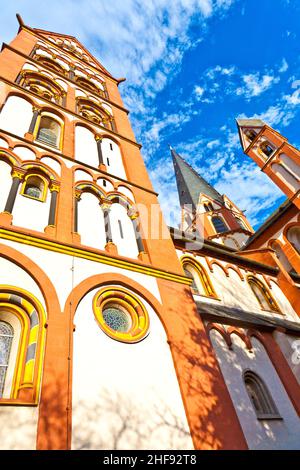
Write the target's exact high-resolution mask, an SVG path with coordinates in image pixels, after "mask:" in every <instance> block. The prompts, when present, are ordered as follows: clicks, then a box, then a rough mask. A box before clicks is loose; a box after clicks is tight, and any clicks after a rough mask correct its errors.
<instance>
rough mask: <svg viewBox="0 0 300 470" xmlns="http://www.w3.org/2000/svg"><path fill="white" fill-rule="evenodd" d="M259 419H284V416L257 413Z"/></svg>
mask: <svg viewBox="0 0 300 470" xmlns="http://www.w3.org/2000/svg"><path fill="white" fill-rule="evenodd" d="M257 419H258V420H259V421H273V420H278V421H283V418H282V417H281V416H280V415H263V414H262V415H257Z"/></svg>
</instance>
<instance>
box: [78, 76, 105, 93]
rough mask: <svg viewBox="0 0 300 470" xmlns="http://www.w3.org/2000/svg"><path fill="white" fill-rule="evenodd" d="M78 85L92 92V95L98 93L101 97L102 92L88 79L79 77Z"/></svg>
mask: <svg viewBox="0 0 300 470" xmlns="http://www.w3.org/2000/svg"><path fill="white" fill-rule="evenodd" d="M75 81H76V83H77V84H78V85H79V86H82V87H83V88H85V89H86V90H88V91H90V92H91V93H96V94H99V93H100V95H101V90H100V89H99V88H98V87H97V86H96V85H95V84H94V83H93V82H92V81H91V80H88V79H87V78H84V77H80V76H77V77H76V78H75Z"/></svg>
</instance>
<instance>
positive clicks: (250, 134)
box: [245, 129, 257, 142]
mask: <svg viewBox="0 0 300 470" xmlns="http://www.w3.org/2000/svg"><path fill="white" fill-rule="evenodd" d="M245 136H246V137H247V139H248V140H250V142H252V141H253V140H254V139H255V137H256V136H257V134H256V132H255V131H254V130H253V129H247V130H246V131H245Z"/></svg>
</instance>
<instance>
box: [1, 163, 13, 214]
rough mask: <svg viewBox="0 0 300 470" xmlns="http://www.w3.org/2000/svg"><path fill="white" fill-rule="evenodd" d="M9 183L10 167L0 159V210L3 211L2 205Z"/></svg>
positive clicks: (4, 202)
mask: <svg viewBox="0 0 300 470" xmlns="http://www.w3.org/2000/svg"><path fill="white" fill-rule="evenodd" d="M11 183H12V177H11V167H10V165H8V163H5V162H3V161H1V160H0V188H1V191H0V212H3V211H4V207H5V204H6V201H7V198H8V195H9V191H10V188H11Z"/></svg>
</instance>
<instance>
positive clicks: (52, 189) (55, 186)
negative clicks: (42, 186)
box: [48, 183, 59, 226]
mask: <svg viewBox="0 0 300 470" xmlns="http://www.w3.org/2000/svg"><path fill="white" fill-rule="evenodd" d="M50 192H51V202H50V210H49V218H48V225H51V226H55V216H56V205H57V195H58V192H59V184H57V183H52V184H51V186H50Z"/></svg>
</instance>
